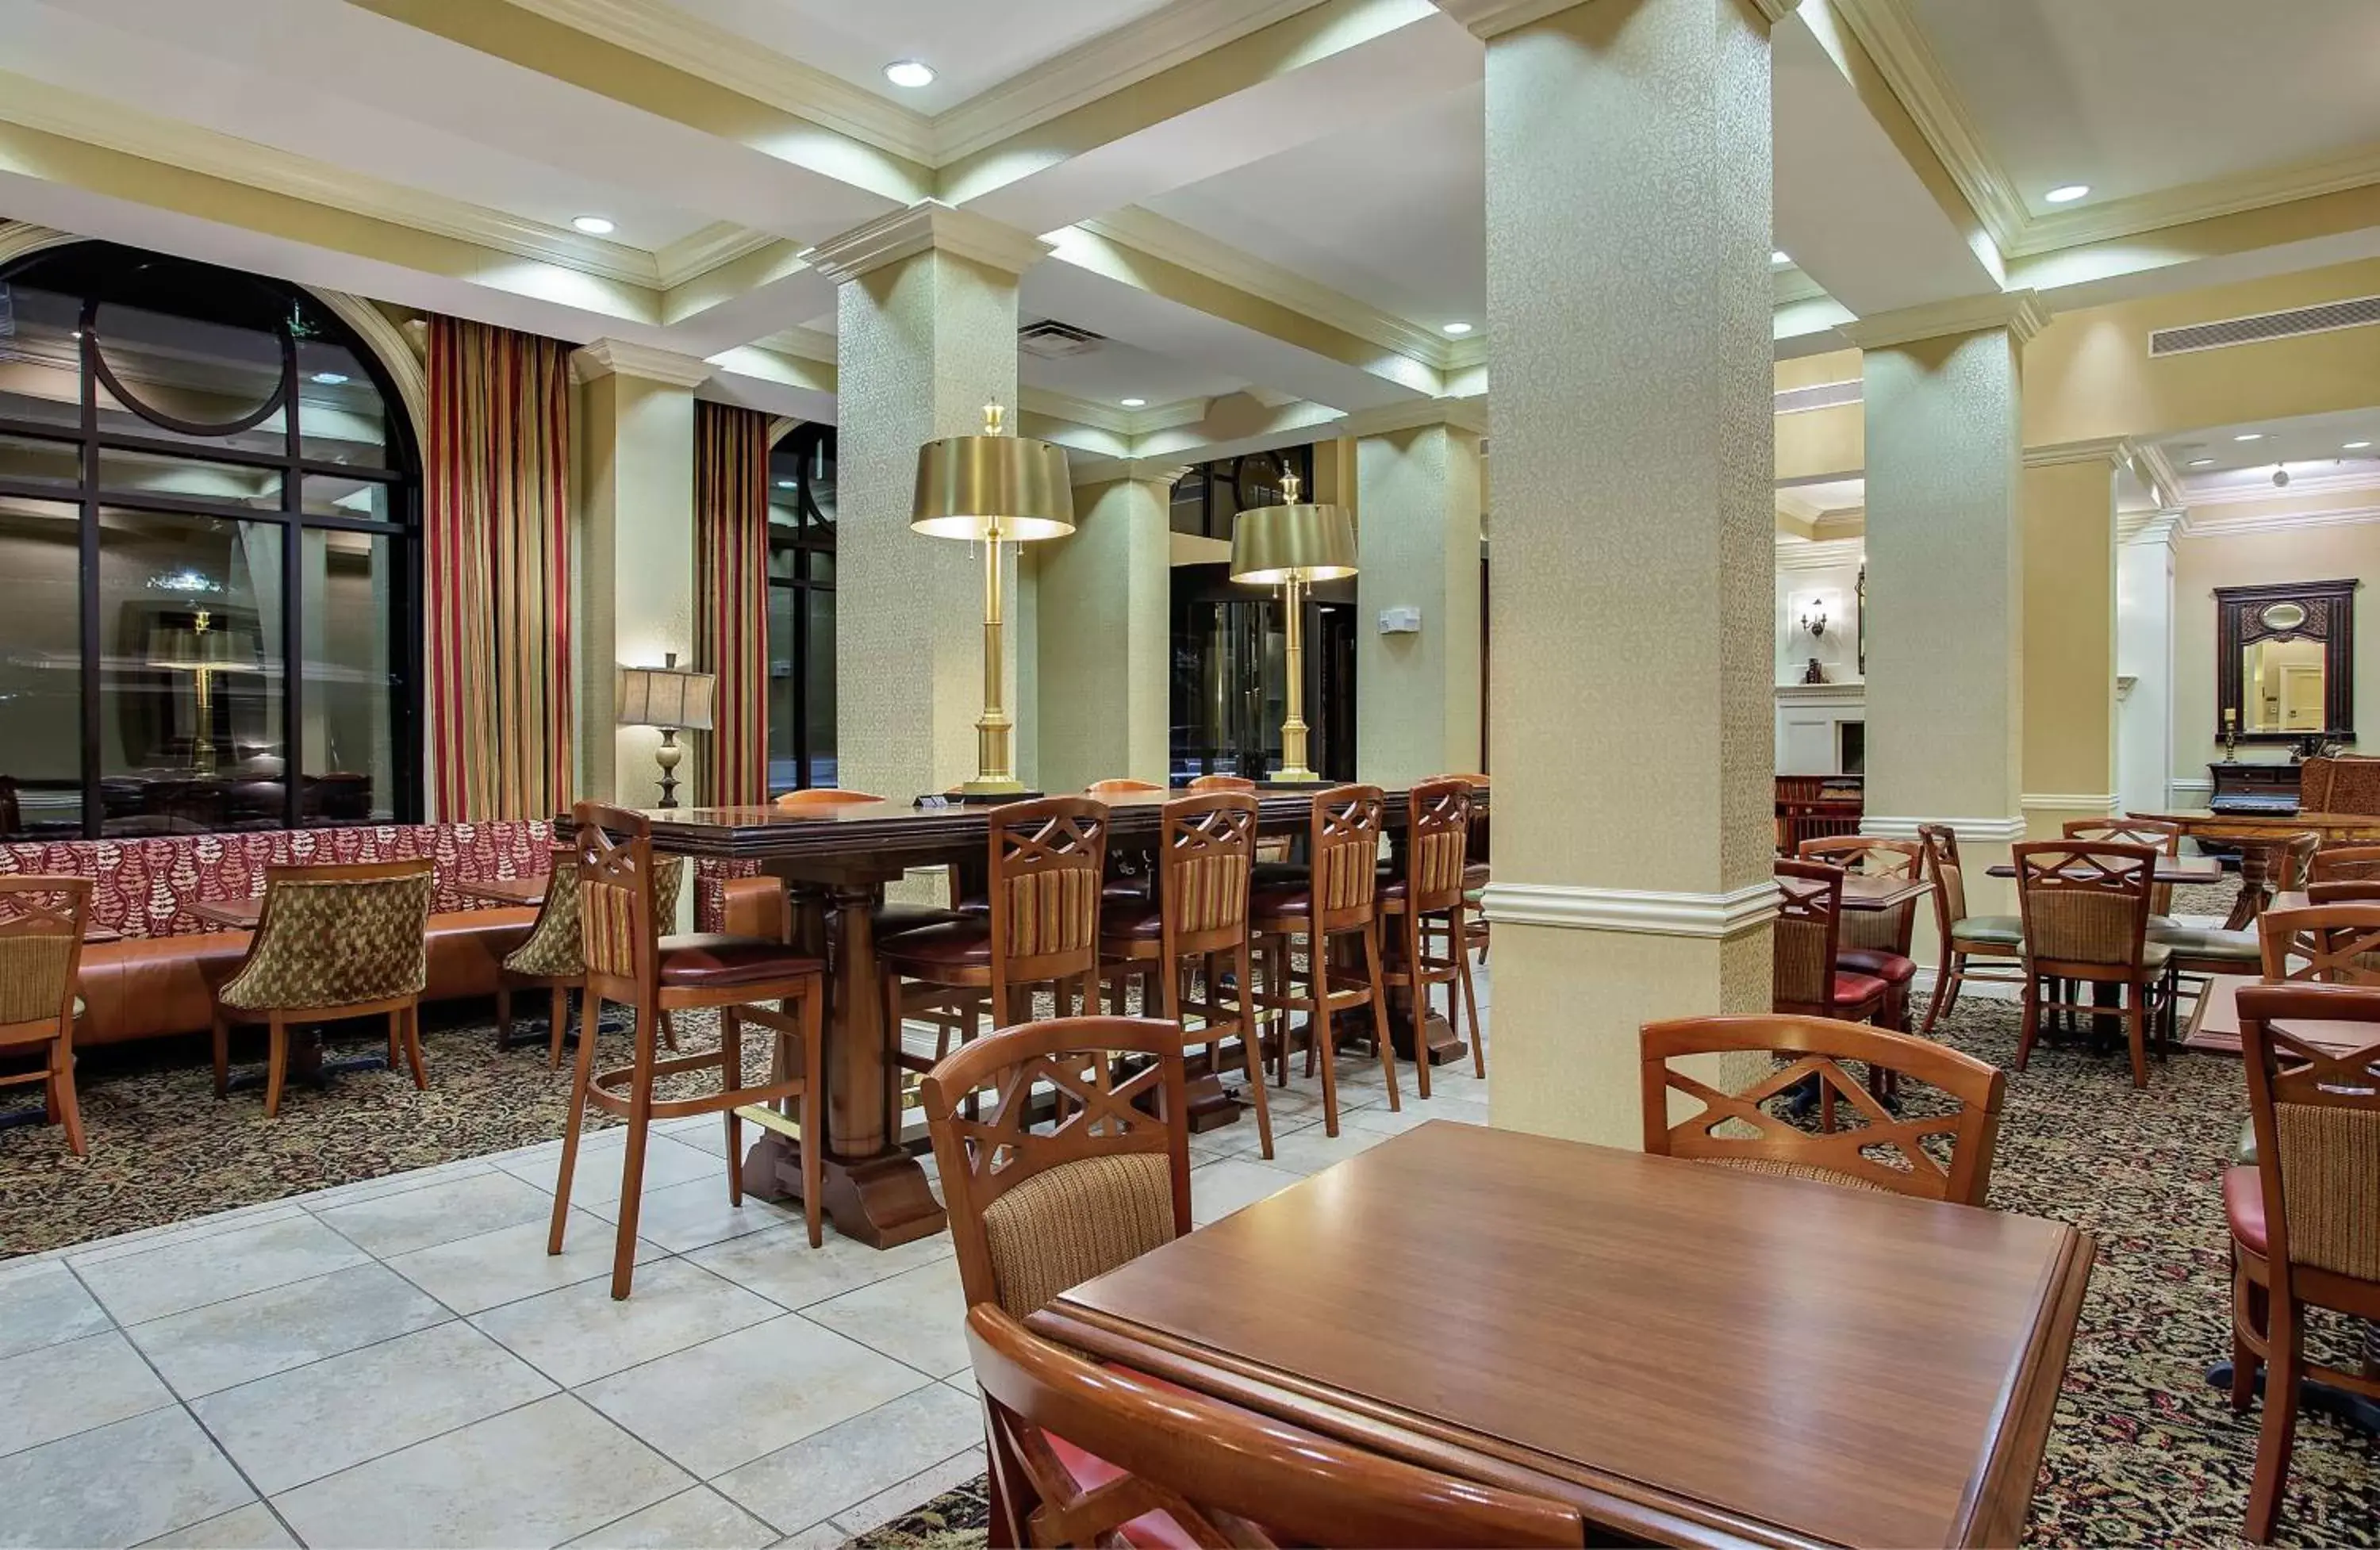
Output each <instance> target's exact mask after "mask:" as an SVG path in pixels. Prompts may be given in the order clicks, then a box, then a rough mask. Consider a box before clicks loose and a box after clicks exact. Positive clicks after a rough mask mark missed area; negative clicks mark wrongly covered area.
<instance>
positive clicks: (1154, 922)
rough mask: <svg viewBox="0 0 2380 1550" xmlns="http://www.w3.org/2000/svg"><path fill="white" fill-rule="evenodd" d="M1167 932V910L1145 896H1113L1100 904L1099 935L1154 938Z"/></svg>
mask: <svg viewBox="0 0 2380 1550" xmlns="http://www.w3.org/2000/svg"><path fill="white" fill-rule="evenodd" d="M1164 933H1165V911H1164V910H1163V909H1161V908H1160V907H1159V906H1158V905H1156V904H1152V903H1150V902H1148V901H1147V899H1145V898H1135V899H1116V898H1111V899H1109V900H1108V901H1107V902H1105V903H1103V904H1101V905H1100V906H1099V935H1100V936H1102V937H1109V938H1132V937H1141V938H1149V939H1151V940H1154V939H1155V938H1158V937H1160V936H1162V935H1164Z"/></svg>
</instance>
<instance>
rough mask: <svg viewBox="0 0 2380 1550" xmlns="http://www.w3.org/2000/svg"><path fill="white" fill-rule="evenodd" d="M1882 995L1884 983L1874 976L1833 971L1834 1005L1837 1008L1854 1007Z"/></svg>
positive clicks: (1838, 970)
mask: <svg viewBox="0 0 2380 1550" xmlns="http://www.w3.org/2000/svg"><path fill="white" fill-rule="evenodd" d="M1883 994H1884V981H1882V980H1880V979H1878V978H1876V976H1875V975H1848V974H1845V973H1843V971H1842V970H1840V969H1837V970H1836V971H1835V1004H1836V1005H1838V1006H1856V1005H1858V1004H1859V1003H1860V1002H1862V1001H1870V1000H1874V999H1876V998H1877V997H1878V996H1881V995H1883Z"/></svg>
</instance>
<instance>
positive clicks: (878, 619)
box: [835, 248, 1033, 799]
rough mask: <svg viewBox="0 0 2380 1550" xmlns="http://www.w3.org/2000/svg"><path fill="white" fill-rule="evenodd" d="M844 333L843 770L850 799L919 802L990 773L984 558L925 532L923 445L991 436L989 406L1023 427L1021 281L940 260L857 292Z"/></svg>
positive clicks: (886, 274)
mask: <svg viewBox="0 0 2380 1550" xmlns="http://www.w3.org/2000/svg"><path fill="white" fill-rule="evenodd" d="M836 326H837V332H838V345H837V349H836V355H837V357H838V363H839V370H840V376H841V384H842V385H841V390H840V394H839V397H838V405H837V416H836V431H837V448H836V455H837V474H838V477H839V478H840V480H841V488H840V490H838V491H837V494H838V500H839V505H838V510H837V516H836V521H837V528H836V534H835V565H836V579H835V587H836V591H837V594H838V597H837V612H836V620H837V628H838V630H839V632H840V635H839V638H838V639H837V641H836V645H835V696H836V727H835V736H836V740H837V757H838V759H839V760H840V762H841V765H842V783H843V784H844V786H846V787H849V788H851V789H854V790H858V791H869V792H874V793H877V794H878V795H880V796H887V797H899V798H904V799H905V798H908V797H912V796H916V795H917V794H918V793H921V792H929V791H940V790H941V789H943V788H944V787H947V786H951V785H955V784H956V783H957V782H959V781H964V780H966V779H968V778H969V777H971V776H972V775H974V774H975V769H976V735H975V722H976V718H977V716H978V715H979V714H980V713H981V712H982V709H983V559H982V551H980V550H979V549H977V547H976V546H975V545H973V544H967V543H961V542H958V541H956V540H953V539H930V538H926V537H924V536H922V535H920V534H917V533H913V532H911V531H910V530H909V502H910V496H911V494H912V491H913V488H914V485H915V482H916V478H917V448H918V446H919V445H920V444H922V443H923V442H929V441H931V440H933V439H934V438H936V437H938V436H957V435H965V434H969V433H972V432H975V431H978V430H982V429H983V406H984V404H985V402H986V401H987V400H990V399H998V400H999V401H1000V402H1001V403H1002V404H1004V405H1007V406H1009V411H1010V421H1009V423H1010V425H1011V426H1012V427H1013V426H1014V423H1015V406H1016V277H1015V276H1014V274H1010V273H1006V272H1002V271H1000V270H997V269H993V268H991V267H990V266H989V265H986V264H981V263H977V262H976V261H975V260H971V259H965V258H961V257H959V256H958V255H956V254H954V253H951V252H947V251H943V250H941V249H937V248H929V249H928V250H927V251H925V252H922V253H917V254H915V255H913V256H911V257H909V258H905V259H899V260H893V261H892V262H891V263H888V264H885V265H883V266H882V267H880V268H877V269H872V270H870V271H868V272H867V273H865V274H862V275H860V276H858V277H857V278H856V279H854V280H850V281H848V282H846V283H845V284H844V285H843V287H842V294H841V301H840V305H839V308H838V309H837V314H836ZM1010 563H1011V568H1012V572H1013V569H1014V561H1013V560H1012V561H1011V562H1010ZM1010 580H1011V582H1012V583H1013V582H1014V575H1013V574H1012V575H1011V577H1010ZM1009 596H1010V598H1011V599H1012V602H1011V607H1010V610H1009V615H1010V630H1009V638H1008V661H1007V667H1008V675H1007V676H1008V688H1007V689H1006V690H1005V691H1004V693H1005V694H1006V695H1007V696H1008V697H1009V699H1010V703H1011V704H1012V705H1013V704H1014V696H1015V674H1016V662H1017V658H1018V646H1019V638H1018V637H1019V636H1020V634H1021V633H1022V632H1020V631H1019V630H1018V629H1017V628H1016V627H1015V625H1016V619H1015V612H1016V610H1015V607H1014V598H1015V590H1014V586H1013V585H1012V586H1011V587H1010V591H1009ZM1018 719H1019V721H1023V719H1024V718H1023V717H1022V716H1021V715H1020V716H1019V718H1018ZM1032 735H1033V734H1032V730H1031V729H1030V728H1029V727H1026V726H1020V727H1019V729H1018V741H1019V743H1020V745H1022V744H1024V743H1026V740H1028V739H1029V738H1030V737H1031V736H1032Z"/></svg>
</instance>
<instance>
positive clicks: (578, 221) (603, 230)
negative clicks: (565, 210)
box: [570, 215, 612, 236]
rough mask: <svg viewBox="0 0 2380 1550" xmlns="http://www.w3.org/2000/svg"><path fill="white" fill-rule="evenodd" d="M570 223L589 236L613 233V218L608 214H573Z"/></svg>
mask: <svg viewBox="0 0 2380 1550" xmlns="http://www.w3.org/2000/svg"><path fill="white" fill-rule="evenodd" d="M570 224H572V225H574V226H577V228H578V229H579V230H580V231H582V232H585V233H586V234H587V235H588V236H611V235H612V218H611V217H610V216H608V215H573V216H572V217H571V218H570Z"/></svg>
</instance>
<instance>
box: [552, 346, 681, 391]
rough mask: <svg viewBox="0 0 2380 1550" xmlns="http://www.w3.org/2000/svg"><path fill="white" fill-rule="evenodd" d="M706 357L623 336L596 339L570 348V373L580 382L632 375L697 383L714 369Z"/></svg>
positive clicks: (675, 384)
mask: <svg viewBox="0 0 2380 1550" xmlns="http://www.w3.org/2000/svg"><path fill="white" fill-rule="evenodd" d="M570 371H571V375H572V376H574V377H576V378H577V380H578V381H582V382H591V381H595V380H596V379H597V378H599V377H635V378H637V379H639V380H641V381H649V382H666V383H668V384H669V385H670V386H672V387H682V388H694V387H700V386H701V385H702V384H703V383H705V382H707V381H710V379H711V377H712V376H713V375H714V374H715V373H716V372H717V371H718V368H717V367H715V366H713V365H711V364H710V362H709V361H707V360H700V359H698V358H696V357H693V356H682V355H679V354H678V353H677V352H676V351H674V350H656V349H654V348H653V347H652V346H651V345H637V344H632V343H630V342H629V341H627V340H625V339H598V340H596V341H595V342H594V343H593V344H591V345H580V346H579V347H578V348H577V349H575V350H573V351H571V352H570Z"/></svg>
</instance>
